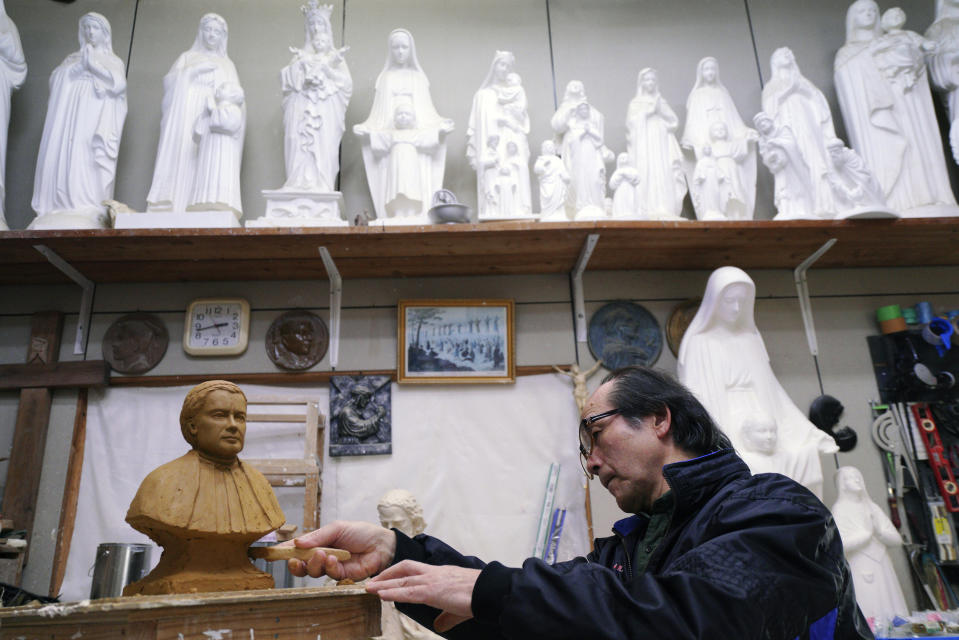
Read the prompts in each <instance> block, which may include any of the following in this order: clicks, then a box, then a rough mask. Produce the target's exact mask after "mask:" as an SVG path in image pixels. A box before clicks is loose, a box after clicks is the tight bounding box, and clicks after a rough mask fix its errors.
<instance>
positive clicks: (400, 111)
mask: <svg viewBox="0 0 959 640" xmlns="http://www.w3.org/2000/svg"><path fill="white" fill-rule="evenodd" d="M451 131H453V121H452V120H450V119H449V118H444V117H442V116H440V115H439V113H437V111H436V107H434V106H433V98H432V97H431V95H430V81H429V79H428V78H427V77H426V73H425V72H424V71H423V68H422V67H421V66H420V63H419V60H418V59H417V57H416V43H415V42H414V40H413V35H412V34H411V33H410V32H409V31H407V30H406V29H394V30H393V32H392V33H390V35H389V38H388V39H387V54H386V63H385V64H384V66H383V70H382V71H381V72H380V75H379V76H378V77H377V78H376V93H375V95H374V97H373V106H372V108H371V109H370V114H369V117H368V118H367V119H366V120H365V121H364V122H362V123H360V124H357V125H355V126H354V127H353V132H354V133H355V134H356V135H357V136H359V138H360V141H361V144H362V149H363V166H364V167H365V168H366V179H367V182H368V184H369V187H370V196H371V198H372V199H373V208H374V210H375V211H376V218H377V221H379V222H380V223H381V224H386V225H395V224H429V223H430V219H429V215H428V211H429V208H430V205H431V202H432V198H433V194H434V193H435V192H436V191H438V190H440V189H442V188H443V173H444V171H445V169H446V136H447V135H448V134H449V133H450V132H451Z"/></svg>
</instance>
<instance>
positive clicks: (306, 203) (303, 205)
mask: <svg viewBox="0 0 959 640" xmlns="http://www.w3.org/2000/svg"><path fill="white" fill-rule="evenodd" d="M262 193H263V197H264V198H266V213H265V214H264V216H263V217H262V218H257V219H256V220H247V221H246V226H247V227H347V226H349V224H350V223H349V222H348V221H346V220H344V219H343V209H344V204H343V194H342V193H340V192H338V191H334V192H332V193H316V192H313V191H293V190H288V189H275V190H272V189H264V190H263V191H262Z"/></svg>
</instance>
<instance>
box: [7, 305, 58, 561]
mask: <svg viewBox="0 0 959 640" xmlns="http://www.w3.org/2000/svg"><path fill="white" fill-rule="evenodd" d="M62 327H63V314H62V313H60V312H59V311H40V312H38V313H35V314H33V320H32V322H31V330H30V348H29V349H28V351H27V364H28V365H37V366H43V365H47V364H51V363H53V362H56V360H57V357H58V354H59V351H60V330H61V328H62ZM52 398H53V392H52V391H51V390H50V389H49V388H27V389H21V391H20V406H19V407H18V408H17V422H16V427H15V429H14V432H13V446H12V447H11V449H10V462H9V464H8V466H7V469H8V472H7V485H6V487H5V489H4V492H3V513H4V516H5V517H7V518H9V519H11V520H13V524H14V526H15V527H16V528H18V529H24V530H26V532H27V536H26V537H27V540H28V544H27V552H26V553H29V550H30V545H29V540H30V537H31V534H32V532H33V519H34V516H35V515H36V508H37V493H38V491H39V489H40V471H41V470H42V469H43V449H44V446H45V445H46V442H47V427H48V426H49V423H50V405H51V401H52ZM25 560H26V556H25Z"/></svg>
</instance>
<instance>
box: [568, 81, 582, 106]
mask: <svg viewBox="0 0 959 640" xmlns="http://www.w3.org/2000/svg"><path fill="white" fill-rule="evenodd" d="M585 100H586V87H584V86H583V83H582V82H580V81H579V80H570V81H569V82H568V83H567V84H566V93H564V94H563V102H574V103H577V104H578V103H580V102H583V101H585Z"/></svg>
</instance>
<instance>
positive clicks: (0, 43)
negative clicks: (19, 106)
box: [0, 0, 27, 231]
mask: <svg viewBox="0 0 959 640" xmlns="http://www.w3.org/2000/svg"><path fill="white" fill-rule="evenodd" d="M26 79H27V61H26V59H25V58H24V57H23V45H21V44H20V32H19V31H18V30H17V25H15V24H13V20H11V19H10V17H9V16H8V15H7V10H6V7H5V6H4V4H3V0H0V231H3V230H6V229H9V228H10V227H8V226H7V220H6V218H5V216H4V200H5V199H6V193H7V191H6V175H7V133H8V131H9V128H10V94H11V93H12V92H13V91H14V90H16V89H19V88H20V86H21V85H22V84H23V81H24V80H26Z"/></svg>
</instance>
